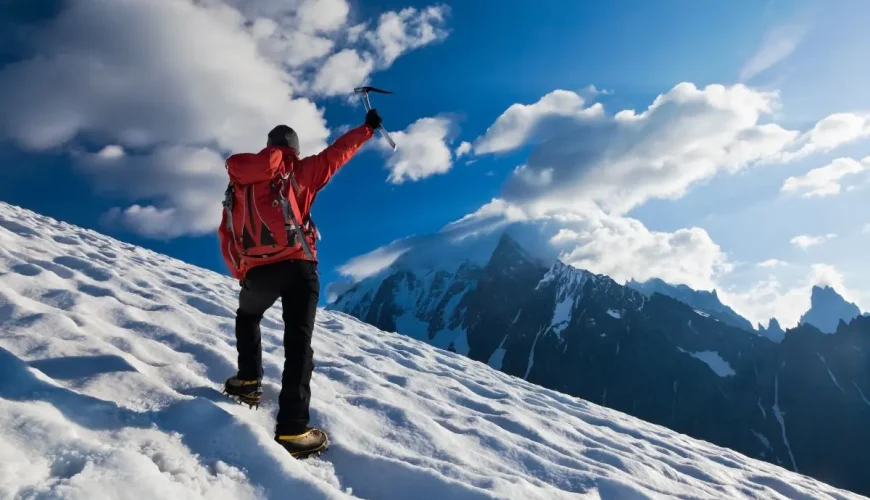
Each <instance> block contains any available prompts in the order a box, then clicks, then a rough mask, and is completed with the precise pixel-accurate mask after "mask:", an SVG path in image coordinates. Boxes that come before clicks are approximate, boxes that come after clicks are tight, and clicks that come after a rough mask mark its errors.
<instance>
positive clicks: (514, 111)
mask: <svg viewBox="0 0 870 500" xmlns="http://www.w3.org/2000/svg"><path fill="white" fill-rule="evenodd" d="M584 104H585V100H584V99H583V98H582V97H581V96H580V95H578V94H576V93H574V92H570V91H567V90H555V91H553V92H551V93H549V94H547V95H545V96H544V97H542V98H541V99H540V100H539V101H538V102H536V103H534V104H513V105H512V106H511V107H509V108H508V109H507V110H506V111H505V112H504V113H502V115H501V116H499V117H498V119H496V121H495V123H493V124H492V126H490V127H489V128H488V129H487V130H486V133H485V134H484V135H483V137H481V138H479V139H478V140H477V141H476V144H475V146H474V151H475V153H477V154H485V153H502V152H507V151H511V150H513V149H516V148H518V147H520V146H522V145H524V144H526V143H527V142H529V140H531V139H532V138H534V137H535V136H536V134H545V133H547V132H550V133H552V132H553V130H554V129H557V128H558V127H559V124H560V122H562V121H563V120H562V119H570V118H583V117H594V116H596V115H600V113H601V110H602V109H603V108H601V107H600V106H599V107H597V108H585V107H584Z"/></svg>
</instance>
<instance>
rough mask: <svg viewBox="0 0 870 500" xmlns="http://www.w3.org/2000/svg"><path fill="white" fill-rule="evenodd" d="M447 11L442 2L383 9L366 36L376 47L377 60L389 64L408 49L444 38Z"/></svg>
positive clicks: (445, 35)
mask: <svg viewBox="0 0 870 500" xmlns="http://www.w3.org/2000/svg"><path fill="white" fill-rule="evenodd" d="M448 12H449V8H448V7H447V6H445V5H436V6H431V7H427V8H425V9H422V10H418V9H415V8H413V7H408V8H405V9H402V10H401V11H399V12H395V11H391V12H386V13H384V14H381V17H380V19H379V20H378V26H377V28H376V29H375V30H374V31H373V32H371V33H368V34H367V35H366V38H367V39H368V40H369V42H371V44H372V45H373V46H374V47H376V48H377V49H378V55H379V58H380V60H381V63H382V64H384V65H390V64H392V63H393V61H395V60H396V58H398V57H399V56H401V55H402V54H404V53H405V52H407V51H409V50H413V49H416V48H418V47H422V46H424V45H428V44H430V43H433V42H437V41H440V40H443V39H444V38H446V37H447V30H446V29H445V27H444V24H445V20H446V16H447V13H448Z"/></svg>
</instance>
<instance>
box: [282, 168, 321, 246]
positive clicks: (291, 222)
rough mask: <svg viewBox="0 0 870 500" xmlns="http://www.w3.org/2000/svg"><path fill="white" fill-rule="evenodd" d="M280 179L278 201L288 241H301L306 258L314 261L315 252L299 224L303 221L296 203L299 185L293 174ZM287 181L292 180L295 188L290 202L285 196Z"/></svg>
mask: <svg viewBox="0 0 870 500" xmlns="http://www.w3.org/2000/svg"><path fill="white" fill-rule="evenodd" d="M279 179H280V181H279V186H278V200H279V203H281V210H282V211H283V212H284V228H285V229H286V231H287V241H288V242H289V241H293V240H294V239H299V241H300V243H301V244H302V251H303V252H304V253H305V256H306V257H308V258H309V259H312V260H313V259H314V252H312V251H311V246H310V245H309V244H308V239H307V238H306V237H305V233H303V232H302V224H301V223H300V222H299V221H300V220H301V219H302V214H301V213H300V212H299V205H298V204H297V203H296V193H297V192H298V189H299V185H298V184H297V183H296V178H295V177H294V176H293V172H289V173H287V174H284V175H281V176H280V177H279ZM287 179H289V180H290V186H291V187H292V188H293V196H290V199H289V200H288V199H287V197H286V196H284V188H285V185H284V183H285V181H286V180H287ZM291 234H292V235H293V236H294V237H293V238H291Z"/></svg>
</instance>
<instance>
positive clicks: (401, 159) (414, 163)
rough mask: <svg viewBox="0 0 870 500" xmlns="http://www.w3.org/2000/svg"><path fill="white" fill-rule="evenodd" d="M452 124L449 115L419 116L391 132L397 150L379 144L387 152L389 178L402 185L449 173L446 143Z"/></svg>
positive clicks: (451, 156)
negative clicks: (403, 128)
mask: <svg viewBox="0 0 870 500" xmlns="http://www.w3.org/2000/svg"><path fill="white" fill-rule="evenodd" d="M451 127H452V123H451V121H450V120H449V119H448V118H444V117H436V118H421V119H419V120H417V121H416V122H414V123H412V124H411V125H410V126H409V127H408V128H407V129H405V130H404V131H400V132H392V133H391V134H390V135H391V136H392V138H393V140H394V141H395V142H396V146H397V149H396V151H395V152H393V151H392V149H390V148H388V147H387V146H385V145H384V143H382V144H381V147H382V148H383V149H384V150H385V151H388V152H389V156H388V157H387V168H389V170H390V176H389V181H390V182H392V183H394V184H401V183H403V182H405V181H418V180H421V179H425V178H427V177H431V176H433V175H437V174H444V173H446V172H448V171H449V170H450V168H451V167H452V166H453V155H452V152H451V150H450V146H449V145H448V144H447V143H448V141H449V140H448V135H449V134H450V131H451Z"/></svg>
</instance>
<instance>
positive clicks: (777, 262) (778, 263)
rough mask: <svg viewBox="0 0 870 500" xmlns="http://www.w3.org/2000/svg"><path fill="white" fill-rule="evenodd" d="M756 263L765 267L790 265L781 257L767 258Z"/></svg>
mask: <svg viewBox="0 0 870 500" xmlns="http://www.w3.org/2000/svg"><path fill="white" fill-rule="evenodd" d="M756 265H757V266H758V267H765V268H770V267H783V266H787V265H788V262H785V261H783V260H779V259H767V260H765V261H763V262H759V263H758V264H756Z"/></svg>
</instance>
